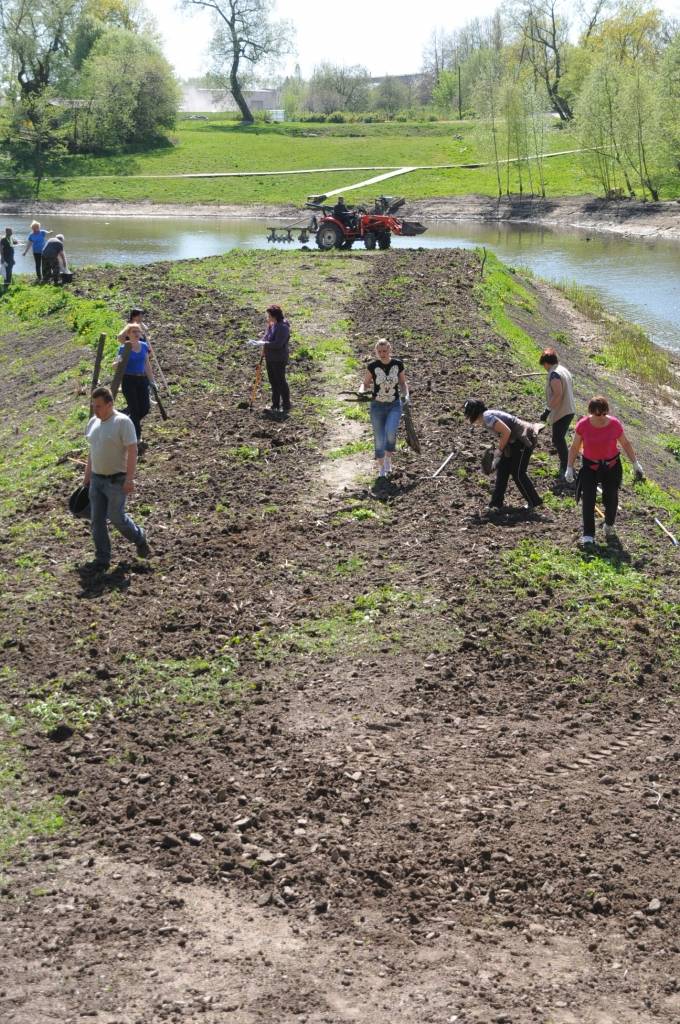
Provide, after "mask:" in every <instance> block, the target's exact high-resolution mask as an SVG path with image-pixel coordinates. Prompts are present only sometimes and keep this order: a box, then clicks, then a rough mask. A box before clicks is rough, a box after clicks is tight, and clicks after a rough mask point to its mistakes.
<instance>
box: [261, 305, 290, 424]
mask: <svg viewBox="0 0 680 1024" xmlns="http://www.w3.org/2000/svg"><path fill="white" fill-rule="evenodd" d="M289 341H290V324H289V323H288V321H287V320H286V319H285V318H284V315H283V310H282V309H281V307H280V306H268V307H267V330H266V331H265V335H264V360H265V363H266V364H267V376H268V377H269V383H270V384H271V388H272V404H271V406H270V407H269V408H270V411H271V412H284V413H286V412H289V410H290V389H289V387H288V381H287V380H286V364H287V363H288V343H289Z"/></svg>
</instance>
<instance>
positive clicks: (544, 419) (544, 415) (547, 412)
mask: <svg viewBox="0 0 680 1024" xmlns="http://www.w3.org/2000/svg"><path fill="white" fill-rule="evenodd" d="M549 416H550V409H544V410H543V412H542V413H541V415H540V420H541V423H547V422H548V418H549Z"/></svg>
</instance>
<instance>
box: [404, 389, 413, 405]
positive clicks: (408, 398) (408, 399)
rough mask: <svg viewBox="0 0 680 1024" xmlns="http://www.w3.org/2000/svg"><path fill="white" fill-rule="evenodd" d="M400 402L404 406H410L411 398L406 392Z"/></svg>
mask: <svg viewBox="0 0 680 1024" xmlns="http://www.w3.org/2000/svg"><path fill="white" fill-rule="evenodd" d="M402 402H403V403H404V405H410V404H411V396H410V395H409V393H408V391H407V392H406V394H405V395H404V397H403V398H402Z"/></svg>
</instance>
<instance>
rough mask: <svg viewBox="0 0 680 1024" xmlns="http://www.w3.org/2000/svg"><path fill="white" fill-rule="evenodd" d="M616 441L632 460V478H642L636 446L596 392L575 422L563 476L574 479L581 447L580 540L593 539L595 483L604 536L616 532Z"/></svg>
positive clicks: (589, 541)
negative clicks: (576, 461)
mask: <svg viewBox="0 0 680 1024" xmlns="http://www.w3.org/2000/svg"><path fill="white" fill-rule="evenodd" d="M619 445H620V446H621V448H623V450H624V452H625V453H626V455H627V456H628V458H629V459H630V461H631V462H632V463H633V469H634V470H635V479H636V480H643V479H644V472H643V469H642V466H641V465H640V463H639V462H638V460H637V455H636V454H635V450H634V448H633V446H632V444H631V443H630V441H629V440H628V438H627V437H626V435H625V432H624V429H623V424H622V423H621V421H620V420H618V419H617V418H616V416H610V415H609V402H608V401H607V399H606V398H604V397H603V396H602V395H596V396H595V398H591V400H590V402H589V403H588V415H587V416H584V417H583V418H582V419H580V420H579V421H578V423H577V424H576V434H575V436H574V440H573V441H572V443H571V448H570V449H569V457H568V460H567V470H566V474H565V479H566V480H567V483H573V482H574V462H575V460H576V456H577V455H578V453H579V452H580V451H581V449H583V455H582V465H581V474H580V478H579V491H580V494H581V500H582V502H583V536H582V538H581V544H582V545H583V546H584V547H587V546H589V545H591V544H594V543H595V499H596V498H597V487H598V484H599V485H600V486H601V487H602V503H603V505H604V535H605V539H606V540H610V539H611V538H613V537H615V536H616V528H615V525H614V524H615V522H616V513H617V511H618V507H619V488H620V486H621V480H622V478H623V468H622V466H621V453H620V451H619Z"/></svg>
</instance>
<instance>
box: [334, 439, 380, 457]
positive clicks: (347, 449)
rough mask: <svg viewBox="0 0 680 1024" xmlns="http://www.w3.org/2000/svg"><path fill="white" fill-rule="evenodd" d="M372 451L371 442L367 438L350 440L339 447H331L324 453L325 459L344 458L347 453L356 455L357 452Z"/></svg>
mask: <svg viewBox="0 0 680 1024" xmlns="http://www.w3.org/2000/svg"><path fill="white" fill-rule="evenodd" d="M371 451H373V442H372V441H371V440H370V439H369V440H358V441H350V442H349V443H348V444H343V445H342V447H341V448H332V449H331V451H329V452H327V453H326V458H327V459H345V458H347V457H348V456H349V455H358V454H359V452H371Z"/></svg>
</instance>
